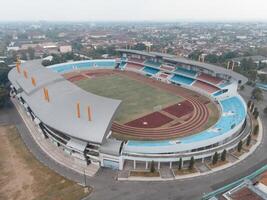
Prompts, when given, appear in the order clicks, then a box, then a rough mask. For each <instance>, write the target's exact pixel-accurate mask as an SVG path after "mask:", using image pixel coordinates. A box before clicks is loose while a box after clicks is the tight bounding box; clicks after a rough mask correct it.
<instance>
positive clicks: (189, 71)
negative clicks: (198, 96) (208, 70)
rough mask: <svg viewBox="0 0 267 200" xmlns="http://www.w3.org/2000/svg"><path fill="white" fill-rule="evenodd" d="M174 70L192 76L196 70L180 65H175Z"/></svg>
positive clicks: (195, 73)
mask: <svg viewBox="0 0 267 200" xmlns="http://www.w3.org/2000/svg"><path fill="white" fill-rule="evenodd" d="M175 72H177V73H180V74H185V75H188V76H193V77H195V76H196V75H197V72H196V71H193V70H189V69H185V68H182V67H176V69H175Z"/></svg>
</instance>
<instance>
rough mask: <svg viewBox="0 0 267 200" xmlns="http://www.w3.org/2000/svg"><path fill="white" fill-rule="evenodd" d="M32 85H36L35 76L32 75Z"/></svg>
mask: <svg viewBox="0 0 267 200" xmlns="http://www.w3.org/2000/svg"><path fill="white" fill-rule="evenodd" d="M32 85H33V86H36V81H35V78H34V77H32Z"/></svg>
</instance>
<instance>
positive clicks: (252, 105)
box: [250, 103, 254, 112]
mask: <svg viewBox="0 0 267 200" xmlns="http://www.w3.org/2000/svg"><path fill="white" fill-rule="evenodd" d="M253 110H254V103H252V104H251V106H250V112H252V111H253Z"/></svg>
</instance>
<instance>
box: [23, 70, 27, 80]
mask: <svg viewBox="0 0 267 200" xmlns="http://www.w3.org/2000/svg"><path fill="white" fill-rule="evenodd" d="M23 74H24V77H25V78H28V74H27V71H26V69H24V70H23Z"/></svg>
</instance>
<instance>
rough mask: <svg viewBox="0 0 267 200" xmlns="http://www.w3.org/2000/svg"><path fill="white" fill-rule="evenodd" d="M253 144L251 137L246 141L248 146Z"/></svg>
mask: <svg viewBox="0 0 267 200" xmlns="http://www.w3.org/2000/svg"><path fill="white" fill-rule="evenodd" d="M250 142H251V135H249V136H248V138H247V141H246V145H247V146H249V145H250Z"/></svg>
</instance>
